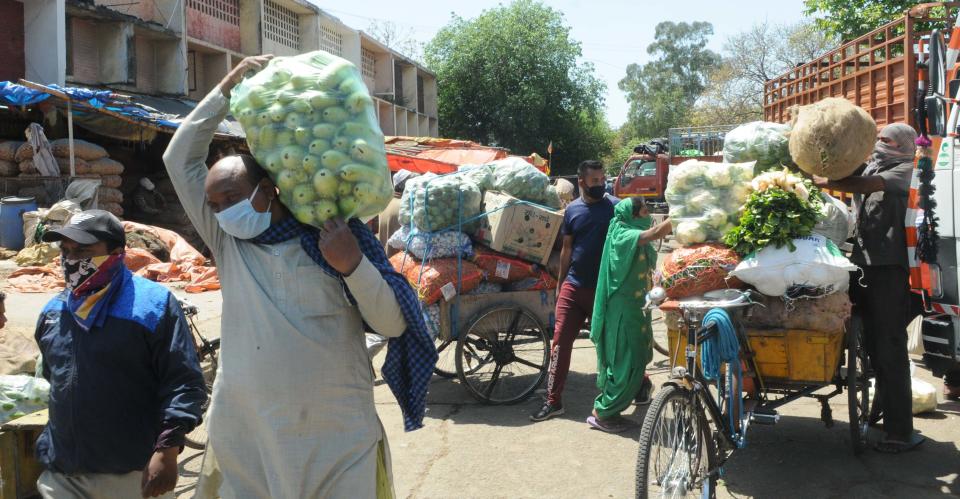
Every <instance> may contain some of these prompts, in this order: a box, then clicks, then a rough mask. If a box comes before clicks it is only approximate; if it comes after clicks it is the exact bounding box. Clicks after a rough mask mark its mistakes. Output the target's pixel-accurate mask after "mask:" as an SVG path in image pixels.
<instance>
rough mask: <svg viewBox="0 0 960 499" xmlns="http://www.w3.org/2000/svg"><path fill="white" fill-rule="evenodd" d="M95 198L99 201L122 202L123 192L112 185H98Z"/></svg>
mask: <svg viewBox="0 0 960 499" xmlns="http://www.w3.org/2000/svg"><path fill="white" fill-rule="evenodd" d="M97 199H98V200H99V201H100V203H117V204H120V203H123V192H120V190H119V189H114V188H113V187H100V189H99V190H98V191H97Z"/></svg>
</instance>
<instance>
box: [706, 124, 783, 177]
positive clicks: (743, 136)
mask: <svg viewBox="0 0 960 499" xmlns="http://www.w3.org/2000/svg"><path fill="white" fill-rule="evenodd" d="M789 132H790V127H789V126H787V125H783V124H780V123H771V122H767V121H754V122H751V123H746V124H743V125H740V126H738V127H736V128H734V129H733V130H730V132H728V133H727V135H726V136H725V137H724V139H723V160H724V161H725V162H727V163H743V162H745V161H756V162H757V165H756V167H755V171H756V172H757V173H760V172H762V171H764V170H768V169H770V168H772V167H780V166H786V165H789V164H791V163H792V160H791V159H790V140H789V138H788V133H789Z"/></svg>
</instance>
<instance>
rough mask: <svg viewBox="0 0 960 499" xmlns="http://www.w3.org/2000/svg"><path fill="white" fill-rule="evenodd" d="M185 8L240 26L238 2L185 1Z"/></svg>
mask: <svg viewBox="0 0 960 499" xmlns="http://www.w3.org/2000/svg"><path fill="white" fill-rule="evenodd" d="M187 8H190V9H193V10H195V11H197V12H199V13H201V14H206V15H208V16H212V17H215V18H217V19H220V20H221V21H226V22H228V23H230V24H233V25H236V26H239V25H240V0H187Z"/></svg>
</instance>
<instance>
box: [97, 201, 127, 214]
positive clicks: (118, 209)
mask: <svg viewBox="0 0 960 499" xmlns="http://www.w3.org/2000/svg"><path fill="white" fill-rule="evenodd" d="M98 204H99V205H100V209H101V210H104V211H109V212H110V213H113V214H114V215H116V216H118V217H122V216H123V207H122V206H120V204H119V203H98Z"/></svg>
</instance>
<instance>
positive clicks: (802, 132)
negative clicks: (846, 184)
mask: <svg viewBox="0 0 960 499" xmlns="http://www.w3.org/2000/svg"><path fill="white" fill-rule="evenodd" d="M791 111H792V120H793V121H792V123H791V130H790V156H791V157H792V158H793V161H794V162H795V163H796V164H797V166H799V167H800V169H801V170H803V171H805V172H807V173H809V174H811V175H819V176H821V177H827V178H828V179H830V180H839V179H842V178H846V177H849V176H850V175H851V174H853V172H854V171H855V170H856V169H857V168H858V167H859V166H860V165H862V164H863V163H864V161H866V160H867V157H868V156H869V155H870V152H871V151H873V147H874V143H875V142H876V137H877V123H876V122H875V121H874V120H873V118H872V117H871V116H870V114H868V113H867V112H866V111H864V110H863V109H862V108H860V107H857V106H854V105H853V104H852V103H850V101H848V100H847V99H844V98H841V97H830V98H827V99H823V100H821V101H819V102H816V103H814V104H810V105H809V106H802V107H798V108H795V109H792V110H791Z"/></svg>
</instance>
